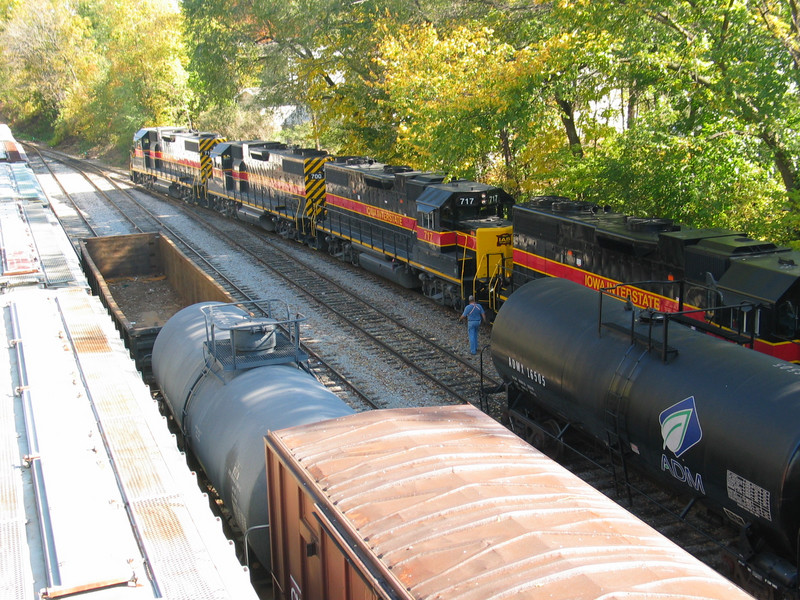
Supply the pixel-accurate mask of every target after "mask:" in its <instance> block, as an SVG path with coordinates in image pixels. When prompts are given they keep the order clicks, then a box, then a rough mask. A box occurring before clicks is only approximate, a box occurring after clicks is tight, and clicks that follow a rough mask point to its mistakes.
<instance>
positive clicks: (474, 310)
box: [458, 296, 486, 354]
mask: <svg viewBox="0 0 800 600" xmlns="http://www.w3.org/2000/svg"><path fill="white" fill-rule="evenodd" d="M464 319H466V320H467V331H468V332H469V351H470V353H471V354H477V353H478V330H479V329H480V326H481V321H486V311H485V310H483V307H482V306H481V305H480V304H478V303H477V302H475V296H470V297H469V304H467V306H465V307H464V312H463V314H462V315H461V316H460V317H459V318H458V320H459V321H463V320H464Z"/></svg>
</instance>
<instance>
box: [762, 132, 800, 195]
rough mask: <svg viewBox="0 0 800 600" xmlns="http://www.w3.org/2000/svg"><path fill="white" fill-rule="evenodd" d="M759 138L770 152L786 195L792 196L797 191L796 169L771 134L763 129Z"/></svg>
mask: <svg viewBox="0 0 800 600" xmlns="http://www.w3.org/2000/svg"><path fill="white" fill-rule="evenodd" d="M760 137H761V139H762V140H763V141H764V143H765V144H766V145H767V147H768V148H769V149H770V150H771V151H772V155H773V158H774V160H775V166H776V167H777V169H778V173H780V174H781V178H782V179H783V185H784V187H785V188H786V193H787V194H789V195H792V193H793V192H796V191H797V167H796V166H795V165H794V163H793V162H792V158H791V156H790V155H789V152H787V150H786V148H784V147H783V144H781V143H780V140H779V139H778V136H776V135H775V134H774V133H773V132H771V131H767V130H766V129H764V130H762V132H761V136H760Z"/></svg>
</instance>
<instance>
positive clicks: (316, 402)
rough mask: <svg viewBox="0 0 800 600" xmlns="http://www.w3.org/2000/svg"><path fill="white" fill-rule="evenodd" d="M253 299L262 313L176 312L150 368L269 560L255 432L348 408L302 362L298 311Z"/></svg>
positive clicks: (212, 308) (191, 443) (224, 307)
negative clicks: (307, 370) (284, 330)
mask: <svg viewBox="0 0 800 600" xmlns="http://www.w3.org/2000/svg"><path fill="white" fill-rule="evenodd" d="M259 304H260V305H267V304H268V308H267V310H266V311H265V312H266V314H267V315H268V316H267V317H257V316H254V314H253V313H252V311H251V310H250V308H249V307H247V306H243V305H241V304H237V305H233V304H220V303H200V304H194V305H192V306H189V307H187V308H184V309H183V310H181V311H179V312H178V313H176V314H175V315H174V316H173V317H172V318H171V319H170V320H169V321H167V323H166V324H165V325H164V327H163V328H162V330H161V332H160V333H159V335H158V337H157V338H156V341H155V344H154V346H153V375H154V378H155V380H156V382H157V383H158V385H159V387H160V389H161V391H162V393H163V396H164V399H165V401H166V403H167V406H168V407H169V410H170V411H171V413H172V415H173V417H174V419H175V421H176V423H177V424H178V426H179V427H180V430H181V432H182V433H183V436H184V438H185V440H186V444H187V447H189V448H190V449H191V451H192V452H193V454H194V455H195V456H196V457H197V459H198V461H199V462H200V464H201V465H202V467H203V470H204V471H205V473H206V475H207V476H208V478H209V480H210V481H211V483H212V484H213V485H214V487H215V488H216V490H217V492H218V493H219V495H220V497H221V498H222V501H223V502H224V503H225V505H226V506H227V507H229V509H230V510H231V511H232V513H233V516H234V519H235V520H236V523H237V524H238V526H239V527H240V528H241V530H242V531H243V532H245V535H246V539H247V541H248V542H249V545H250V547H251V548H252V549H253V551H254V553H255V555H256V556H257V557H258V559H259V560H260V561H261V562H262V564H264V565H267V566H268V565H269V564H270V554H269V534H268V533H267V531H266V530H265V528H264V527H263V526H265V525H266V524H267V521H268V516H267V483H266V468H265V462H264V441H263V440H264V436H265V435H266V434H267V432H269V431H271V430H276V429H283V428H285V427H291V426H294V425H302V424H306V423H313V422H316V421H322V420H324V419H332V418H335V417H339V416H343V415H347V414H350V413H352V412H353V410H352V409H351V408H350V407H348V406H347V405H346V404H345V403H344V402H343V401H342V400H340V399H339V398H338V397H337V396H336V395H335V394H333V393H331V392H329V391H328V390H327V389H325V387H324V386H323V385H322V384H321V383H319V382H318V381H317V380H316V379H315V378H314V377H313V376H312V375H311V374H309V373H308V372H306V371H305V370H303V369H302V368H301V367H302V366H303V365H305V363H306V361H307V356H306V355H305V354H304V353H303V351H302V350H301V349H300V347H299V323H300V321H301V320H302V319H301V318H298V316H296V315H290V313H289V310H288V306H286V305H285V304H284V303H280V302H276V301H270V302H268V303H267V302H264V303H259ZM281 326H282V327H283V328H285V329H286V330H288V332H289V333H288V334H284V333H283V332H282V329H281Z"/></svg>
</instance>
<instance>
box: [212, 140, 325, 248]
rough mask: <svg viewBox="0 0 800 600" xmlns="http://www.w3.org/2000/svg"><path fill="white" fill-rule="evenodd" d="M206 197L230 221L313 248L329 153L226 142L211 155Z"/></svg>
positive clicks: (251, 142)
mask: <svg viewBox="0 0 800 600" xmlns="http://www.w3.org/2000/svg"><path fill="white" fill-rule="evenodd" d="M211 160H212V163H213V174H212V177H211V178H210V179H209V180H208V195H209V198H210V199H211V201H212V202H213V203H214V206H215V207H216V208H217V209H218V210H220V211H221V212H224V213H225V214H227V215H229V216H234V217H237V218H239V219H242V220H246V221H250V222H252V223H255V224H256V225H258V226H260V227H263V228H264V229H266V230H267V231H274V232H277V233H279V234H280V235H282V236H283V237H285V238H289V239H296V240H298V241H301V242H303V243H306V244H309V245H312V246H313V245H316V244H317V241H318V240H319V239H321V237H320V236H319V235H318V232H317V225H318V224H319V222H320V220H321V219H322V218H323V217H324V207H325V171H324V167H325V163H326V162H327V161H329V160H331V158H330V156H328V153H327V152H325V151H322V150H313V149H308V148H288V147H287V146H286V145H285V144H281V143H279V142H264V141H250V142H224V143H221V144H219V145H217V146H216V147H215V148H214V150H213V151H212V152H211Z"/></svg>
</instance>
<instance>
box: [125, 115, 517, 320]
mask: <svg viewBox="0 0 800 600" xmlns="http://www.w3.org/2000/svg"><path fill="white" fill-rule="evenodd" d="M131 178H132V179H133V181H134V182H137V183H144V184H147V185H152V184H153V183H154V182H156V181H159V180H161V181H164V182H166V183H168V184H169V186H170V191H171V193H172V194H173V195H175V196H177V197H183V198H186V199H187V200H189V201H192V202H196V203H198V204H202V205H204V206H208V207H211V208H214V209H216V210H219V211H220V212H223V213H225V214H227V215H229V216H234V217H237V218H241V219H244V220H248V221H251V222H254V223H256V224H258V225H260V226H261V227H264V228H265V229H267V230H270V231H276V232H278V233H280V234H282V235H284V236H285V237H287V238H292V239H296V240H298V241H300V242H303V243H306V244H308V245H310V246H313V247H315V248H318V249H321V250H327V251H328V252H330V253H331V254H332V255H334V256H337V257H339V258H341V259H343V260H347V261H350V262H352V263H353V264H356V265H361V266H362V267H364V268H365V269H368V270H370V271H373V272H375V273H377V274H379V275H381V276H384V277H387V278H389V279H391V280H393V281H395V282H397V283H399V284H401V285H403V286H405V287H408V288H421V290H422V291H423V293H425V294H426V295H427V296H429V297H430V298H433V299H435V300H437V301H438V302H440V303H442V304H444V305H447V306H455V307H457V308H459V307H461V306H463V305H464V303H465V301H466V299H467V298H468V297H469V296H470V295H475V296H477V297H478V298H480V299H482V300H483V301H485V302H487V303H488V302H493V301H494V300H493V299H494V298H496V297H497V295H498V294H499V292H500V284H501V282H503V281H506V280H507V275H508V274H506V273H500V272H499V271H500V269H501V268H502V265H510V263H511V223H510V221H509V220H508V219H507V217H508V213H509V212H510V207H511V205H512V204H513V199H512V198H511V196H509V195H508V194H507V193H506V192H504V191H503V190H502V189H500V188H497V187H493V186H490V185H486V184H482V183H478V182H475V181H460V180H459V181H445V177H444V176H443V175H442V174H440V173H432V172H422V171H413V170H411V169H409V168H408V167H394V166H391V165H385V164H382V163H378V162H375V161H373V160H371V159H367V158H363V157H345V158H336V159H334V158H333V157H331V156H329V155H328V154H327V153H325V152H320V151H316V150H298V149H290V148H287V147H286V146H285V145H283V144H279V143H275V142H263V141H243V142H232V141H225V140H224V139H223V138H221V137H220V136H218V135H216V134H213V133H197V132H191V131H188V130H185V129H176V128H147V129H142V130H140V131H139V132H137V133H136V135H135V136H134V139H133V148H132V151H131Z"/></svg>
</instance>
